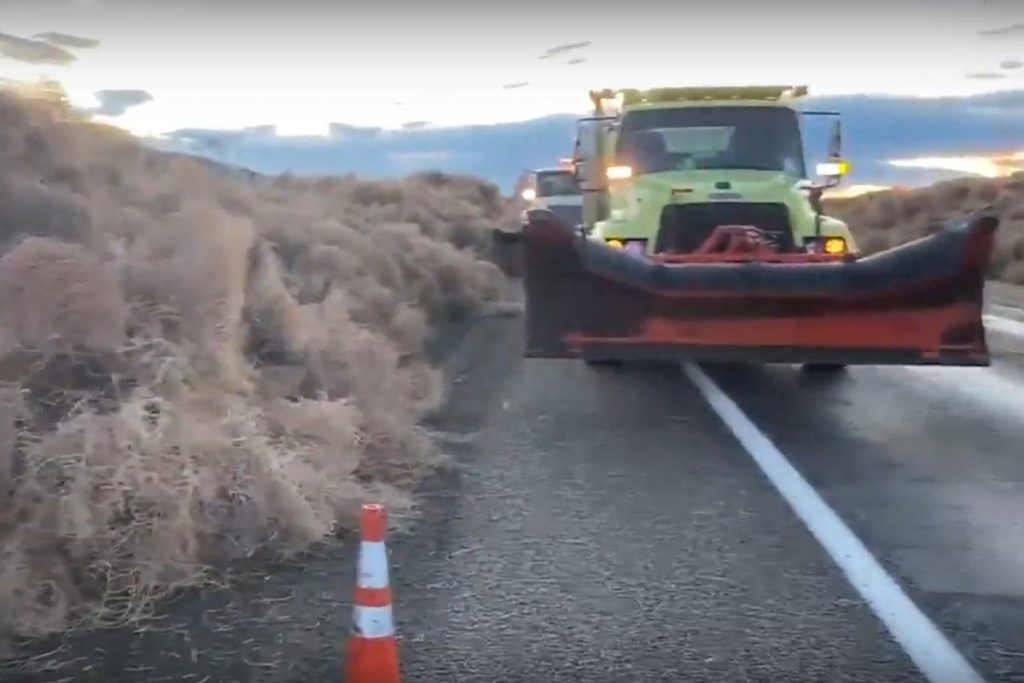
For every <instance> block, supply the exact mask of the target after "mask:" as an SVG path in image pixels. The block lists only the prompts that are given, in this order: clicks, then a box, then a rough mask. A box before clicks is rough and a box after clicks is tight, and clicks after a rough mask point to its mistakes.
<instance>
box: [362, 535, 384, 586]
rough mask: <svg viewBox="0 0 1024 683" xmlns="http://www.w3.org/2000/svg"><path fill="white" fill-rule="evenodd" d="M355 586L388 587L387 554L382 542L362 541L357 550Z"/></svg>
mask: <svg viewBox="0 0 1024 683" xmlns="http://www.w3.org/2000/svg"><path fill="white" fill-rule="evenodd" d="M356 586H358V587H359V588H387V587H388V554H387V550H386V549H385V548H384V542H383V541H363V543H362V545H361V546H360V548H359V566H358V568H357V576H356Z"/></svg>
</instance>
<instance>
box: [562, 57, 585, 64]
mask: <svg viewBox="0 0 1024 683" xmlns="http://www.w3.org/2000/svg"><path fill="white" fill-rule="evenodd" d="M585 61H587V58H586V57H576V58H575V59H570V60H569V61H568V62H566V64H582V63H584V62H585Z"/></svg>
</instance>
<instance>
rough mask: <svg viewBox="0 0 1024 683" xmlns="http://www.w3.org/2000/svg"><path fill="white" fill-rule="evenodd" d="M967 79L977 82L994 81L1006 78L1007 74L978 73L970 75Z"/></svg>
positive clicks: (993, 72)
mask: <svg viewBox="0 0 1024 683" xmlns="http://www.w3.org/2000/svg"><path fill="white" fill-rule="evenodd" d="M966 78H970V79H972V80H975V81H994V80H998V79H1000V78H1006V74H1001V73H999V72H998V71H976V72H974V73H969V74H967V75H966Z"/></svg>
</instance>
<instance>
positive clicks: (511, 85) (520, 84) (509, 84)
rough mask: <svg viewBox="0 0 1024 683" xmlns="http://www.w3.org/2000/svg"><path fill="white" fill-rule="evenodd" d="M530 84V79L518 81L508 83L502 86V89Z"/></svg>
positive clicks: (523, 86)
mask: <svg viewBox="0 0 1024 683" xmlns="http://www.w3.org/2000/svg"><path fill="white" fill-rule="evenodd" d="M528 85H530V82H529V81H520V82H518V83H506V84H505V85H503V86H501V89H502V90H515V89H517V88H525V87H526V86H528Z"/></svg>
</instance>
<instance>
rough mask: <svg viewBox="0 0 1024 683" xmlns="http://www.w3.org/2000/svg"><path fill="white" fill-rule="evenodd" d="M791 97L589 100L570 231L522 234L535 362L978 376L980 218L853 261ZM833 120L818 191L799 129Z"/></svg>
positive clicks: (529, 216) (539, 217) (983, 251)
mask: <svg viewBox="0 0 1024 683" xmlns="http://www.w3.org/2000/svg"><path fill="white" fill-rule="evenodd" d="M806 95H807V88H806V87H803V86H796V87H793V86H778V87H774V86H773V87H761V86H758V87H719V88H658V89H650V90H601V91H592V92H591V93H590V100H591V103H592V105H593V108H592V113H591V115H588V116H585V117H583V118H581V119H580V120H579V122H578V127H577V134H576V142H575V151H574V155H573V163H574V173H575V174H576V177H577V179H578V182H579V185H580V189H581V191H582V195H583V202H582V203H583V206H582V220H581V221H580V222H578V223H576V224H573V223H571V222H569V221H566V220H564V218H562V217H560V216H558V215H556V214H555V213H553V212H551V211H549V210H546V209H544V208H531V209H528V210H527V211H525V212H524V214H523V223H522V229H521V231H520V232H515V233H508V232H505V233H503V234H501V235H497V234H496V237H497V238H498V239H501V240H502V241H505V242H508V241H510V240H511V241H513V242H515V243H516V244H515V248H517V249H521V250H522V259H523V268H524V275H523V277H524V280H523V284H524V289H525V299H526V311H525V321H526V335H525V336H526V349H525V356H527V357H531V358H579V359H583V360H585V361H587V362H588V363H591V364H602V363H608V362H622V361H631V360H645V361H651V360H653V361H681V360H693V361H727V362H737V361H738V362H752V363H794V364H800V365H803V366H805V367H809V368H816V369H841V368H843V367H845V366H847V365H852V364H869V365H949V366H984V365H988V364H989V362H990V361H989V351H988V346H987V344H986V339H985V329H984V327H983V323H982V304H983V290H984V286H985V273H986V270H987V268H988V263H989V259H990V256H991V252H992V245H993V239H994V233H995V230H996V228H997V226H998V222H999V221H998V218H997V217H996V215H995V214H993V213H991V212H979V213H976V214H973V215H970V216H968V217H966V218H965V219H963V220H959V221H954V222H951V223H949V224H948V225H945V226H943V227H942V229H941V230H939V231H937V232H935V233H933V234H931V235H928V236H926V237H924V238H922V239H919V240H916V241H914V242H910V243H907V244H903V245H900V246H897V247H894V248H891V249H888V250H886V251H883V252H879V253H875V254H872V255H867V256H865V255H862V254H861V253H860V250H859V249H858V246H857V243H856V240H855V239H854V236H853V234H852V233H851V231H850V229H849V227H848V226H847V225H846V224H844V223H843V222H841V221H839V220H836V219H835V218H833V217H830V216H827V215H824V213H823V208H822V197H823V194H824V193H825V192H826V191H827V190H829V189H830V188H832V187H835V186H837V185H838V184H839V183H840V182H841V179H842V177H843V176H844V175H845V174H846V173H847V171H848V165H847V162H846V160H845V159H844V158H843V155H842V149H841V147H842V128H841V122H840V120H839V117H838V114H837V113H836V112H813V111H802V110H801V109H800V108H799V107H798V103H799V102H800V101H802V98H803V97H804V96H806ZM812 115H823V116H829V117H832V118H831V122H832V123H831V129H830V133H829V144H828V157H827V159H824V160H823V161H822V163H821V164H818V166H817V168H816V173H815V176H816V178H815V179H814V180H811V179H809V174H808V172H807V169H806V167H805V157H804V150H803V133H802V125H801V120H802V118H803V117H804V116H812Z"/></svg>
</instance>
